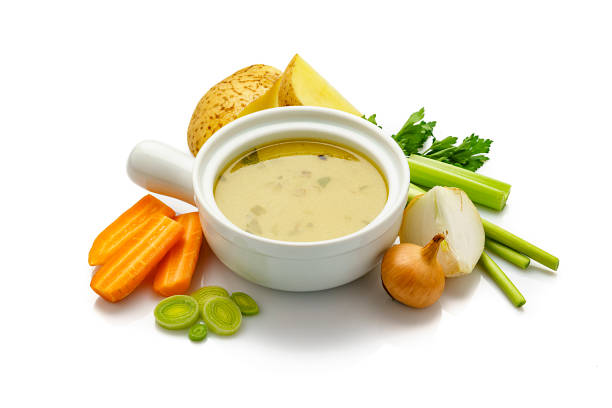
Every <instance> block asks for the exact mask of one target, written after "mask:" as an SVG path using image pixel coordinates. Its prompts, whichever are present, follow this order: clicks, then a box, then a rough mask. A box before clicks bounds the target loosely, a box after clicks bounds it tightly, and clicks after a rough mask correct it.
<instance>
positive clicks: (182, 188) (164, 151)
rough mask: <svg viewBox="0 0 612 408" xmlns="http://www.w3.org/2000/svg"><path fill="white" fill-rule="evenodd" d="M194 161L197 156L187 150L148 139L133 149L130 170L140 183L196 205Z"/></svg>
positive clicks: (129, 161)
mask: <svg viewBox="0 0 612 408" xmlns="http://www.w3.org/2000/svg"><path fill="white" fill-rule="evenodd" d="M193 161H194V158H193V157H192V156H191V155H190V154H188V153H184V152H181V151H179V150H176V149H174V148H173V147H170V146H168V145H165V144H163V143H159V142H155V141H151V140H146V141H144V142H140V143H138V144H137V145H136V146H134V149H132V152H131V153H130V157H129V158H128V163H127V172H128V176H130V178H131V179H132V181H133V182H134V183H136V184H138V185H139V186H141V187H144V188H146V189H147V190H149V191H151V192H153V193H158V194H163V195H167V196H170V197H174V198H178V199H179V200H182V201H185V202H187V203H189V204H192V205H193V204H195V203H194V194H193V183H192V168H193Z"/></svg>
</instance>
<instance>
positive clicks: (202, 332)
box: [189, 323, 208, 341]
mask: <svg viewBox="0 0 612 408" xmlns="http://www.w3.org/2000/svg"><path fill="white" fill-rule="evenodd" d="M207 334H208V328H207V327H206V324H204V323H196V324H194V325H193V326H191V328H190V329H189V339H190V340H191V341H202V340H204V338H205V337H206V335H207Z"/></svg>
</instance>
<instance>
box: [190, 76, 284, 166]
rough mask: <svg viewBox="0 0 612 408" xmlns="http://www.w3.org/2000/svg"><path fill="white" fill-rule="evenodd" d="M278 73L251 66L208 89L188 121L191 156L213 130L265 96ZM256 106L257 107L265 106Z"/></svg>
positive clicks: (219, 127)
mask: <svg viewBox="0 0 612 408" xmlns="http://www.w3.org/2000/svg"><path fill="white" fill-rule="evenodd" d="M280 76H281V71H280V70H278V69H276V68H274V67H271V66H268V65H263V64H257V65H251V66H249V67H246V68H243V69H241V70H239V71H237V72H235V73H233V74H232V75H230V76H229V77H227V78H225V79H224V80H223V81H221V82H219V83H218V84H216V85H215V86H213V87H212V88H210V90H209V91H208V92H206V94H205V95H204V96H203V97H202V99H200V102H199V103H198V105H197V106H196V108H195V111H194V112H193V115H192V116H191V121H190V122H189V128H188V129H187V143H188V144H189V150H191V153H193V155H194V156H195V155H196V154H197V153H198V151H199V150H200V148H201V147H202V145H203V144H204V142H206V140H208V138H209V137H210V136H212V135H213V133H215V132H216V131H217V130H219V129H221V127H223V126H225V125H226V124H228V123H229V122H231V121H232V120H234V119H236V118H237V117H239V115H240V113H241V112H242V111H243V110H244V109H245V108H246V107H247V106H249V105H250V104H251V103H252V102H254V101H256V100H258V99H259V98H260V97H262V96H264V95H266V94H267V92H268V91H270V90H271V89H272V88H273V87H274V85H275V84H276V83H277V81H278V79H279V78H280ZM272 99H273V98H272ZM268 100H269V99H265V98H264V100H263V102H262V103H261V105H262V106H263V105H264V104H265V102H266V101H268ZM260 102H261V101H260ZM274 104H275V103H274ZM258 107H259V109H257V110H261V109H264V108H265V107H261V106H258ZM270 107H272V106H270ZM254 111H255V110H253V112H254Z"/></svg>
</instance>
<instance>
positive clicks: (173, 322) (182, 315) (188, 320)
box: [154, 295, 199, 330]
mask: <svg viewBox="0 0 612 408" xmlns="http://www.w3.org/2000/svg"><path fill="white" fill-rule="evenodd" d="M198 310H199V309H198V302H196V300H195V299H194V298H192V297H191V296H187V295H175V296H170V297H169V298H166V299H164V300H162V301H161V302H159V303H158V304H157V306H156V307H155V311H154V314H155V320H156V321H157V324H159V325H160V326H161V327H163V328H164V329H168V330H180V329H186V328H187V327H189V326H191V325H193V324H194V323H195V322H197V321H198V317H199V312H198Z"/></svg>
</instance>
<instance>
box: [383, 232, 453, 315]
mask: <svg viewBox="0 0 612 408" xmlns="http://www.w3.org/2000/svg"><path fill="white" fill-rule="evenodd" d="M443 240H444V235H443V234H437V235H436V236H435V237H433V239H432V240H431V241H430V242H429V243H428V244H427V245H426V246H425V247H420V246H418V245H415V244H399V245H394V246H392V247H391V248H389V250H388V251H387V252H386V253H385V256H384V257H383V260H382V264H381V268H380V269H381V278H382V284H383V287H384V288H385V290H386V291H387V293H388V294H389V296H391V297H392V298H393V299H395V300H397V301H398V302H400V303H403V304H404V305H406V306H410V307H414V308H417V309H422V308H425V307H428V306H431V305H433V304H434V303H436V302H437V301H438V299H439V298H440V296H442V292H443V291H444V283H445V280H446V279H445V277H444V271H443V269H442V266H440V264H439V263H438V261H437V259H436V255H437V253H438V248H439V247H440V243H441V242H442V241H443Z"/></svg>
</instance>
